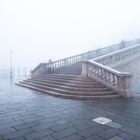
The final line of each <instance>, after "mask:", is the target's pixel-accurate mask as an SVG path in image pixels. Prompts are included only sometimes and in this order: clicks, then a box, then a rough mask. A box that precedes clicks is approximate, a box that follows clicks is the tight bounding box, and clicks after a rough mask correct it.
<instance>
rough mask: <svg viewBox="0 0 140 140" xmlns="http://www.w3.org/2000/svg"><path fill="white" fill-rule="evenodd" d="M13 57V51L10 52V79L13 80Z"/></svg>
mask: <svg viewBox="0 0 140 140" xmlns="http://www.w3.org/2000/svg"><path fill="white" fill-rule="evenodd" d="M12 55H13V52H12V50H10V79H12V78H13V71H12Z"/></svg>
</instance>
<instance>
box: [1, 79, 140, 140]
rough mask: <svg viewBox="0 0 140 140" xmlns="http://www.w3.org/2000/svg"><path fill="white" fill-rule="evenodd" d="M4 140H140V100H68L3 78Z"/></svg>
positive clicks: (2, 119)
mask: <svg viewBox="0 0 140 140" xmlns="http://www.w3.org/2000/svg"><path fill="white" fill-rule="evenodd" d="M100 116H103V117H106V118H109V119H111V120H112V121H113V122H115V123H116V124H120V125H121V127H115V126H116V125H113V126H114V128H113V127H111V125H108V126H107V125H100V124H98V123H96V122H93V121H92V120H93V119H94V118H97V117H100ZM0 140H140V98H138V97H137V98H136V97H134V98H129V99H125V98H119V99H107V100H68V99H62V98H56V97H52V96H49V95H47V94H44V93H40V92H36V91H32V90H29V89H26V88H22V87H18V86H16V85H14V84H13V82H12V81H9V80H8V79H4V78H3V79H2V78H1V79H0Z"/></svg>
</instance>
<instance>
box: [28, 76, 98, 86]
mask: <svg viewBox="0 0 140 140" xmlns="http://www.w3.org/2000/svg"><path fill="white" fill-rule="evenodd" d="M30 79H39V80H42V81H56V82H68V83H76V84H87V85H89V84H91V85H92V84H96V83H97V84H99V83H98V82H96V81H94V80H93V81H82V80H81V81H76V80H66V79H65V80H62V79H55V78H48V79H47V78H39V77H38V78H35V77H34V78H33V77H32V78H30Z"/></svg>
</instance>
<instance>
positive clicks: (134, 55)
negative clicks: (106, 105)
mask: <svg viewBox="0 0 140 140" xmlns="http://www.w3.org/2000/svg"><path fill="white" fill-rule="evenodd" d="M139 58H140V39H136V40H131V41H127V42H121V43H119V44H115V45H113V46H109V47H105V48H100V49H97V50H93V51H89V52H86V53H83V54H79V55H76V56H72V57H68V58H65V59H61V60H57V61H53V62H51V61H50V62H49V63H40V64H39V65H38V66H37V67H36V68H35V69H34V70H33V71H32V72H31V77H30V78H28V79H26V80H22V81H19V82H18V83H16V84H17V85H19V86H23V87H27V88H30V89H34V90H38V91H41V92H45V93H47V94H50V95H53V96H58V97H63V98H72V99H102V98H103V99H105V98H116V97H121V96H122V97H131V96H133V95H134V94H135V93H134V92H133V90H132V89H133V87H134V85H135V84H136V83H137V81H138V80H139V76H140V63H139Z"/></svg>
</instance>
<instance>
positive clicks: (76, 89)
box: [25, 79, 109, 92]
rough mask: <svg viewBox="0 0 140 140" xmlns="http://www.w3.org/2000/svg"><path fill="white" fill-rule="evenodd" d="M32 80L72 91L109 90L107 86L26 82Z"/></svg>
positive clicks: (42, 83) (43, 83)
mask: <svg viewBox="0 0 140 140" xmlns="http://www.w3.org/2000/svg"><path fill="white" fill-rule="evenodd" d="M26 81H27V82H30V83H35V84H39V85H44V86H48V87H52V88H60V89H63V90H71V91H85V92H86V91H87V92H88V91H108V90H109V89H108V88H106V87H96V86H95V87H94V86H93V87H90V88H89V87H79V86H76V87H70V86H67V85H56V84H50V83H46V82H40V81H35V80H32V79H30V80H25V82H26Z"/></svg>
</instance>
